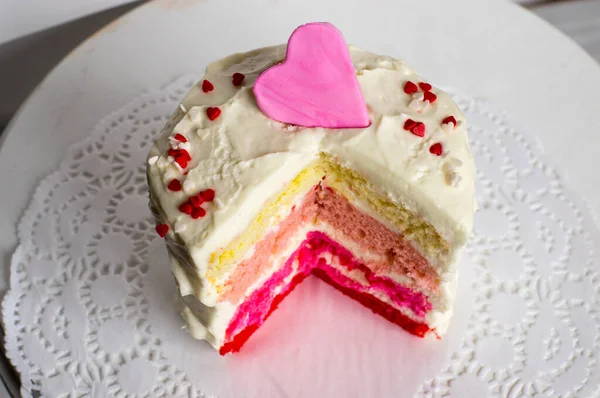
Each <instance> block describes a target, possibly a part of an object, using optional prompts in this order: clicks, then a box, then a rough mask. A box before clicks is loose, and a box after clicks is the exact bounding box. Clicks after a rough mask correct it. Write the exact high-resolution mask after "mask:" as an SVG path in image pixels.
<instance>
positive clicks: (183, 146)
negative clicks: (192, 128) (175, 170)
mask: <svg viewBox="0 0 600 398" xmlns="http://www.w3.org/2000/svg"><path fill="white" fill-rule="evenodd" d="M179 148H180V149H185V150H186V151H188V152H189V151H190V150H191V149H192V143H191V142H189V141H188V142H182V143H181V144H180V145H179Z"/></svg>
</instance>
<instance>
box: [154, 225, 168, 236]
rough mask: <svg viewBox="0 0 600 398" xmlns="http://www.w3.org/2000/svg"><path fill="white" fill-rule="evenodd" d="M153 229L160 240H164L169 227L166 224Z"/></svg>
mask: <svg viewBox="0 0 600 398" xmlns="http://www.w3.org/2000/svg"><path fill="white" fill-rule="evenodd" d="M154 229H156V233H157V234H158V236H160V237H161V238H164V237H165V235H166V234H167V232H169V226H168V225H167V224H158V225H157V226H156V228H154Z"/></svg>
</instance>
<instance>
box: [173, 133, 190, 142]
mask: <svg viewBox="0 0 600 398" xmlns="http://www.w3.org/2000/svg"><path fill="white" fill-rule="evenodd" d="M173 138H175V139H176V140H177V141H179V142H187V139H186V138H185V137H184V136H183V135H181V134H179V133H177V134H175V136H174V137H173Z"/></svg>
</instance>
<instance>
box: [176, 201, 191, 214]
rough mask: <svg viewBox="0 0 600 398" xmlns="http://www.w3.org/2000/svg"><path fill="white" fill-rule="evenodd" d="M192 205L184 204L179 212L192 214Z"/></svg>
mask: <svg viewBox="0 0 600 398" xmlns="http://www.w3.org/2000/svg"><path fill="white" fill-rule="evenodd" d="M192 210H193V208H192V205H191V204H190V203H189V202H184V203H182V204H181V205H180V206H179V211H180V212H182V213H185V214H192Z"/></svg>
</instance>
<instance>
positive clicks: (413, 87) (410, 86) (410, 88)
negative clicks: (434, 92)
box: [404, 80, 419, 94]
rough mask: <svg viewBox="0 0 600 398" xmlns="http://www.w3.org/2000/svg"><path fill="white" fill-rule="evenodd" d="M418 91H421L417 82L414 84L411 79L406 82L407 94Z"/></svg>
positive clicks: (405, 90)
mask: <svg viewBox="0 0 600 398" xmlns="http://www.w3.org/2000/svg"><path fill="white" fill-rule="evenodd" d="M417 91H419V88H418V87H417V85H416V84H414V83H413V82H411V81H410V80H409V81H407V82H406V84H405V85H404V92H405V93H406V94H414V93H416V92H417Z"/></svg>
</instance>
